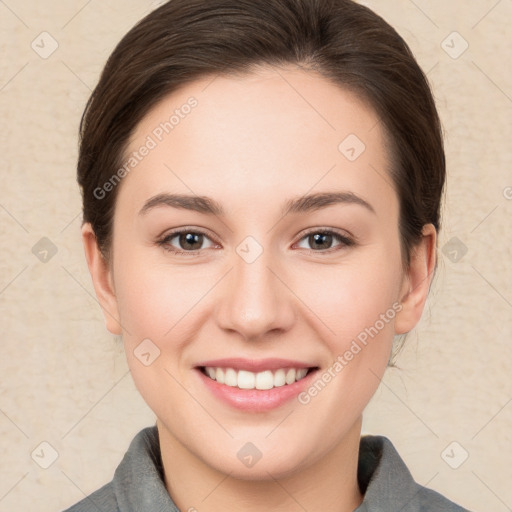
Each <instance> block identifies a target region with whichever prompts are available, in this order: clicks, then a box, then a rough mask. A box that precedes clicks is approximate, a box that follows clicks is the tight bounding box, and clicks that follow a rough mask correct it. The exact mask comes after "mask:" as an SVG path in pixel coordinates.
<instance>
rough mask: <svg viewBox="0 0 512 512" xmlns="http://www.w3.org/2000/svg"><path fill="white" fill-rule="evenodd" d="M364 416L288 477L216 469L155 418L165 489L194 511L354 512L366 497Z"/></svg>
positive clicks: (186, 507) (174, 499)
mask: <svg viewBox="0 0 512 512" xmlns="http://www.w3.org/2000/svg"><path fill="white" fill-rule="evenodd" d="M361 421H362V418H359V420H358V421H357V422H356V423H355V424H354V425H353V427H352V428H351V430H350V431H349V432H348V433H347V435H346V436H345V437H343V438H342V439H341V440H340V441H339V442H338V444H337V445H335V446H334V447H333V448H332V449H331V450H330V451H329V452H328V454H327V455H326V456H324V457H323V458H321V459H319V460H317V461H315V462H314V463H312V464H310V465H309V466H307V467H304V468H302V469H300V470H298V471H296V472H293V473H291V474H290V475H289V476H287V477H285V478H280V479H275V478H271V477H270V475H269V477H270V478H269V479H267V480H241V479H237V478H233V477H231V476H229V474H228V475H226V474H225V473H222V472H220V471H217V470H216V469H214V468H212V467H211V466H209V465H207V464H205V463H204V462H203V461H202V460H200V459H199V458H197V457H196V456H195V455H194V454H192V453H191V452H190V451H189V450H188V449H187V448H186V447H185V446H184V445H183V444H181V443H180V442H179V441H178V440H177V439H176V438H175V437H174V436H172V434H171V433H170V432H169V431H168V430H167V429H165V427H164V426H163V425H162V424H161V423H160V422H157V425H158V433H159V439H160V449H161V454H162V462H163V466H164V474H165V485H166V488H167V490H168V492H169V494H170V495H171V497H172V499H173V501H174V502H175V503H176V505H177V506H178V508H179V509H180V510H183V511H190V512H194V511H196V510H197V511H201V512H220V511H222V512H224V511H225V510H226V509H227V508H229V510H230V511H232V512H238V511H240V512H241V511H244V512H257V511H258V512H261V511H263V510H264V511H266V510H273V511H276V512H292V511H297V512H302V511H304V510H309V511H313V510H322V511H323V512H353V511H354V510H355V509H356V508H357V507H358V506H359V505H360V504H361V502H362V501H363V496H362V495H361V493H360V490H359V486H358V483H357V464H358V456H359V440H360V436H361ZM227 504H229V507H227Z"/></svg>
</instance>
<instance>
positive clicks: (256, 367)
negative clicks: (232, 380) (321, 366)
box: [196, 357, 315, 373]
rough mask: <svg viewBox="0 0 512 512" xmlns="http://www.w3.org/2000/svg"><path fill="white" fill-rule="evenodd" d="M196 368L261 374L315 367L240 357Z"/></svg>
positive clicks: (281, 360)
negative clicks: (208, 367)
mask: <svg viewBox="0 0 512 512" xmlns="http://www.w3.org/2000/svg"><path fill="white" fill-rule="evenodd" d="M196 366H197V367H206V366H213V367H215V368H217V367H219V368H233V369H235V370H247V371H248V372H254V373H257V372H262V371H265V370H279V368H283V369H285V368H312V367H314V366H315V365H311V364H305V363H301V362H300V361H293V360H290V359H277V358H271V359H258V360H256V359H244V358H242V357H235V358H226V359H212V360H210V361H204V362H202V363H199V364H198V365H196Z"/></svg>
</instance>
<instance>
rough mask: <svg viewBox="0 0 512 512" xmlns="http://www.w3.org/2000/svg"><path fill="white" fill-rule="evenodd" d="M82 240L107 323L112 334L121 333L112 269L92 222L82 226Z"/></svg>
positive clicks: (95, 289)
mask: <svg viewBox="0 0 512 512" xmlns="http://www.w3.org/2000/svg"><path fill="white" fill-rule="evenodd" d="M82 242H83V244H84V251H85V258H86V260H87V266H88V267H89V272H90V274H91V277H92V282H93V285H94V291H95V292H96V297H97V298H98V301H99V303H100V306H101V309H102V310H103V316H104V317H105V324H106V327H107V329H108V331H109V332H111V333H112V334H121V333H122V329H121V324H120V323H119V311H118V307H117V299H116V295H115V290H114V281H113V278H112V272H111V269H110V267H109V265H108V263H107V261H106V260H105V258H104V257H103V255H102V254H101V251H100V249H99V247H98V242H97V240H96V235H95V234H94V231H93V229H92V226H91V224H90V223H88V222H86V223H84V225H83V226H82Z"/></svg>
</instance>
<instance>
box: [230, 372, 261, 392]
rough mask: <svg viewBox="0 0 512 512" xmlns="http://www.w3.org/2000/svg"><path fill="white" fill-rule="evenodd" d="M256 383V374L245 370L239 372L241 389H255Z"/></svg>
mask: <svg viewBox="0 0 512 512" xmlns="http://www.w3.org/2000/svg"><path fill="white" fill-rule="evenodd" d="M233 371H234V370H233ZM255 382H256V375H255V374H254V373H252V372H246V371H245V370H240V371H239V372H238V387H239V388H240V389H254V384H255Z"/></svg>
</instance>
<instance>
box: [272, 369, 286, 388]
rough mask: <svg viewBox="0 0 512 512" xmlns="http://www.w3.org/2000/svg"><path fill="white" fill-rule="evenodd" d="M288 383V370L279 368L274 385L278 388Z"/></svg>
mask: <svg viewBox="0 0 512 512" xmlns="http://www.w3.org/2000/svg"><path fill="white" fill-rule="evenodd" d="M285 384H286V372H285V371H284V370H277V372H276V373H275V374H274V386H275V387H276V388H278V387H280V386H284V385H285Z"/></svg>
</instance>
